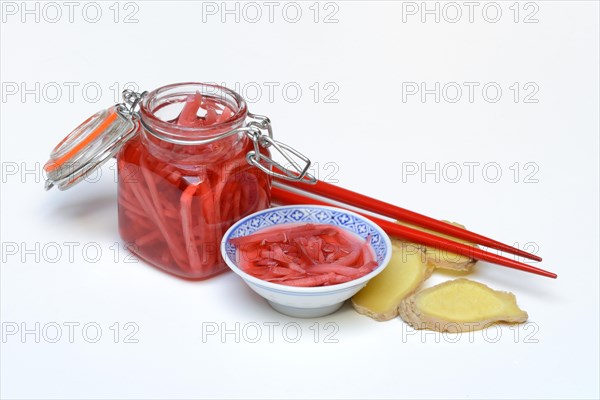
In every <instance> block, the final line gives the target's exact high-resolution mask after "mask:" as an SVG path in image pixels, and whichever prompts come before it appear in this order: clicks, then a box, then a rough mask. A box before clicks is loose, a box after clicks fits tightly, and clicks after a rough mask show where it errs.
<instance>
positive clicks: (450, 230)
mask: <svg viewBox="0 0 600 400" xmlns="http://www.w3.org/2000/svg"><path fill="white" fill-rule="evenodd" d="M273 170H274V171H275V172H279V173H283V172H282V171H281V170H280V169H278V168H277V167H273ZM275 180H276V181H277V182H280V183H282V184H285V185H289V186H292V187H295V188H297V189H300V190H304V191H306V192H309V193H312V194H316V195H319V196H323V197H326V198H328V199H332V200H336V201H339V202H341V203H344V204H348V205H351V206H355V207H358V208H361V209H363V210H366V211H370V212H374V213H377V214H380V215H383V216H386V217H389V218H393V219H396V220H398V221H403V222H409V223H411V224H414V225H417V226H421V227H423V228H429V229H431V230H434V231H436V232H439V233H445V234H447V235H450V236H454V237H456V238H458V239H463V240H467V241H469V242H473V243H476V244H480V245H483V246H487V247H491V248H493V249H497V250H501V251H505V252H507V253H510V254H515V255H517V256H521V257H524V258H528V259H531V260H535V261H542V258H541V257H540V256H536V255H535V254H531V253H527V252H526V251H523V250H520V249H517V248H515V247H512V246H509V245H507V244H504V243H501V242H498V241H497V240H493V239H490V238H488V237H485V236H482V235H479V234H477V233H474V232H471V231H468V230H466V229H463V228H460V227H458V226H454V225H452V224H449V223H446V222H443V221H440V220H437V219H435V218H431V217H428V216H426V215H423V214H419V213H416V212H414V211H410V210H407V209H405V208H401V207H398V206H394V205H392V204H388V203H385V202H383V201H380V200H377V199H373V198H371V197H368V196H365V195H362V194H360V193H356V192H353V191H351V190H348V189H344V188H341V187H339V186H335V185H332V184H330V183H326V182H323V181H319V180H317V183H316V184H308V183H304V182H291V181H286V180H283V179H281V178H275Z"/></svg>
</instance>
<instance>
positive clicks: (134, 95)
mask: <svg viewBox="0 0 600 400" xmlns="http://www.w3.org/2000/svg"><path fill="white" fill-rule="evenodd" d="M147 94H148V91H147V90H146V91H144V92H142V93H138V92H136V91H134V90H131V89H125V90H123V92H122V93H121V96H122V97H123V103H118V104H116V105H115V108H116V110H117V113H118V114H119V115H120V116H121V117H123V118H125V119H135V118H138V105H139V104H140V102H141V101H142V99H143V98H144V96H146V95H147Z"/></svg>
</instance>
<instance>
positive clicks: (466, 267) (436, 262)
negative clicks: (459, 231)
mask: <svg viewBox="0 0 600 400" xmlns="http://www.w3.org/2000/svg"><path fill="white" fill-rule="evenodd" d="M443 222H447V223H449V224H452V225H455V226H458V227H459V228H463V229H464V227H465V226H464V225H461V224H459V223H457V222H450V221H443ZM397 223H398V224H400V225H403V226H407V227H409V228H413V229H417V230H420V231H423V232H427V233H431V234H434V235H436V236H439V237H443V238H446V239H452V240H454V241H456V242H460V243H464V244H469V245H473V246H475V247H477V245H474V244H473V243H471V242H467V241H466V240H461V239H457V238H455V237H452V236H449V235H444V234H442V233H438V232H435V231H432V230H429V229H425V228H422V227H420V226H415V225H412V224H408V223H405V222H400V221H397ZM421 247H422V248H423V250H424V252H425V255H426V256H427V264H428V265H429V266H430V267H432V268H439V269H446V270H452V271H460V272H471V271H472V270H473V267H474V266H475V263H476V262H477V260H474V259H472V258H469V257H466V256H463V255H460V254H456V253H451V252H449V251H448V250H441V249H435V248H433V247H427V246H421Z"/></svg>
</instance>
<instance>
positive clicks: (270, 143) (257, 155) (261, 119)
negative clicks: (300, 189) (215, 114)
mask: <svg viewBox="0 0 600 400" xmlns="http://www.w3.org/2000/svg"><path fill="white" fill-rule="evenodd" d="M248 117H249V118H252V119H254V121H250V122H249V123H248V124H247V125H248V127H250V128H255V129H250V130H247V131H246V134H247V136H248V137H249V138H250V140H252V142H253V143H254V150H251V151H249V152H248V153H247V154H246V161H248V163H249V164H250V165H253V166H255V167H256V168H258V169H260V170H261V171H263V172H264V173H266V174H269V175H271V176H274V177H277V178H281V179H285V180H288V181H292V182H305V183H310V184H315V183H316V182H317V179H316V178H315V177H314V176H312V175H311V174H309V173H308V169H309V168H310V165H311V161H310V159H309V158H308V157H306V156H305V155H304V154H302V153H300V152H299V151H298V150H296V149H294V148H293V147H290V146H288V145H287V144H285V143H282V142H279V141H277V140H275V139H273V128H272V127H271V121H270V120H269V118H267V117H265V116H262V115H256V114H251V113H248ZM263 130H266V131H267V134H266V135H265V134H263ZM260 147H263V148H273V149H275V150H277V152H278V153H279V154H281V155H282V156H283V158H285V159H286V160H287V161H288V162H289V165H291V166H292V167H293V169H289V168H287V167H285V166H283V165H281V164H280V163H278V162H277V161H275V160H273V159H272V158H271V157H267V156H266V155H264V154H263V153H261V152H260ZM292 156H295V157H297V158H298V159H300V161H302V163H303V166H300V165H298V163H297V162H296V160H294V158H293V157H292ZM265 164H266V165H265ZM267 166H274V167H277V168H278V169H279V170H281V171H282V172H283V173H279V172H274V171H273V170H272V169H271V168H269V167H267Z"/></svg>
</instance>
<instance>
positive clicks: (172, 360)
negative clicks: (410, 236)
mask: <svg viewBox="0 0 600 400" xmlns="http://www.w3.org/2000/svg"><path fill="white" fill-rule="evenodd" d="M7 3H11V2H4V4H3V15H2V18H3V21H2V22H3V23H2V28H1V35H2V38H1V60H2V61H1V75H2V76H1V80H2V85H3V86H2V104H1V107H2V112H1V118H0V121H1V145H0V148H1V156H2V190H1V210H2V212H1V221H2V228H1V233H2V246H3V248H2V258H3V259H2V268H1V300H2V302H1V312H2V315H1V319H2V323H3V325H2V327H3V331H4V333H5V334H6V333H7V331H8V330H10V329H11V328H14V327H15V326H16V327H18V329H19V332H18V333H17V334H15V335H8V336H7V335H5V337H4V338H3V342H2V343H1V385H0V386H1V395H2V397H3V398H63V399H64V398H206V397H207V398H239V397H252V398H259V397H271V398H280V397H294V398H309V397H319V398H329V397H337V398H379V397H381V398H434V397H436V398H439V397H451V398H464V397H473V398H508V397H518V398H533V397H536V398H540V397H543V398H565V397H577V398H597V397H598V396H599V389H598V374H599V368H598V352H599V349H598V337H599V332H598V322H599V321H598V315H599V312H598V311H599V310H598V304H599V299H598V279H599V277H598V265H599V262H598V239H599V238H598V132H599V126H598V109H599V104H598V103H599V102H598V90H599V82H598V70H599V61H598V46H599V43H598V37H599V32H598V26H599V24H598V13H599V8H598V3H597V2H594V1H582V2H566V1H536V2H533V3H530V4H529V5H526V4H525V3H520V4H517V7H516V8H518V9H519V10H520V13H519V15H518V22H515V21H514V19H515V6H513V5H512V4H513V2H512V1H511V2H499V3H497V4H498V7H499V8H500V9H501V12H502V15H501V17H500V20H499V21H498V22H496V23H492V22H488V20H492V19H494V18H495V6H494V5H492V6H487V8H486V12H487V14H482V10H483V9H484V6H485V5H486V4H487V3H485V2H480V3H478V5H477V7H476V8H475V9H474V14H473V16H472V18H473V22H469V15H468V12H469V9H468V7H467V6H465V5H463V3H462V2H459V3H458V5H459V7H460V9H461V12H462V18H461V19H460V20H459V21H457V22H455V23H451V22H450V21H449V20H451V19H454V18H455V15H456V14H455V12H456V8H454V9H451V8H449V7H446V8H443V7H444V5H445V3H439V4H438V7H439V9H440V12H443V11H444V10H445V11H446V14H443V13H442V14H441V16H440V21H439V23H438V22H436V21H435V15H425V17H426V20H425V22H422V21H421V14H420V13H417V14H416V15H411V14H410V12H408V11H411V10H414V8H413V5H416V7H418V8H419V9H422V7H423V6H422V5H421V3H420V2H418V3H411V4H408V3H406V2H405V3H404V4H403V3H402V2H392V1H387V2H376V1H373V2H367V1H351V2H350V1H348V2H345V1H338V2H335V3H331V4H333V5H331V4H330V5H325V4H324V3H321V4H320V5H318V7H317V8H318V9H319V10H320V13H319V15H318V18H317V19H318V22H315V20H314V19H315V12H314V10H315V7H314V6H312V7H313V8H312V9H310V8H309V7H311V5H312V2H300V3H298V4H299V7H300V8H301V10H302V16H301V18H300V20H299V21H298V22H296V23H292V22H288V21H286V19H285V18H287V19H288V20H292V19H294V18H295V13H294V11H295V8H290V7H293V6H287V8H286V12H287V14H284V13H283V8H284V6H285V3H278V5H277V6H276V8H275V9H274V13H273V15H272V18H273V21H272V22H270V21H269V15H268V11H269V9H268V7H267V6H266V5H264V4H263V3H262V2H259V3H258V5H259V7H260V9H261V11H262V18H261V19H260V20H259V21H258V22H255V23H252V22H251V21H249V20H251V19H255V16H256V14H255V13H256V8H253V9H250V8H248V7H246V8H244V4H243V3H239V4H238V6H237V7H239V8H238V9H239V18H240V20H239V22H236V21H235V18H236V15H235V14H231V15H225V16H224V17H223V16H221V14H220V11H222V7H223V6H222V5H221V3H220V2H217V3H211V4H210V5H207V4H205V5H204V6H203V4H202V3H201V2H192V1H181V2H166V1H152V2H135V3H132V4H133V5H131V4H130V5H125V4H124V3H121V4H117V6H116V7H115V6H114V5H113V6H112V8H110V7H111V4H113V3H112V2H108V3H102V4H100V5H99V7H100V9H101V11H102V15H101V17H100V20H99V21H98V22H96V23H92V22H90V21H91V20H93V19H94V18H95V17H96V16H95V7H94V8H90V6H88V7H87V8H85V10H86V12H87V14H86V13H85V12H83V9H84V7H85V3H77V4H78V5H77V6H76V8H75V9H74V13H73V15H72V16H71V18H72V22H71V21H69V18H70V17H69V14H68V11H69V9H68V6H65V5H64V4H63V3H62V2H58V3H55V4H58V6H59V8H60V11H61V13H62V17H61V18H60V19H59V20H58V21H56V22H52V20H55V19H56V18H57V14H56V11H57V10H56V7H55V6H50V7H49V6H46V7H45V6H44V3H37V6H36V5H35V4H36V3H34V2H31V3H27V6H28V7H30V9H34V7H38V8H37V9H38V11H37V17H39V22H36V21H35V18H36V15H35V11H34V14H23V12H24V11H23V7H24V6H23V5H21V3H20V2H17V3H11V4H10V5H7ZM531 4H533V5H531ZM15 6H16V7H17V9H16V11H15V8H14V7H15ZM511 6H512V7H513V8H512V9H511V8H510V7H511ZM7 7H8V8H7ZM11 7H12V8H11ZM44 7H45V8H44ZM52 7H53V8H52ZM203 7H204V8H203ZM215 7H216V9H217V14H216V15H211V14H210V13H206V12H204V13H203V10H204V11H212V10H214V9H215ZM234 7H235V5H234V4H233V3H229V8H231V9H234ZM403 7H404V11H407V12H405V13H404V14H403ZM427 7H429V8H430V9H433V8H434V7H435V3H434V2H429V3H428V5H427ZM115 9H118V10H119V11H120V12H119V14H118V15H115ZM244 10H245V13H244ZM419 11H420V10H419ZM13 12H15V14H13ZM132 12H134V15H133V16H132V18H133V19H137V21H138V22H137V23H135V22H134V23H124V21H123V20H124V18H125V16H126V15H128V14H130V13H132ZM331 13H333V15H332V16H331V18H330V19H331V20H336V19H337V22H335V21H334V23H324V21H323V19H324V18H325V16H326V15H329V14H331ZM532 13H533V15H531V16H530V19H537V21H538V22H537V23H535V22H534V23H524V21H523V19H524V18H525V17H526V16H527V15H529V14H532ZM115 17H116V19H117V22H115ZM284 17H285V18H284ZM86 18H87V20H86ZM222 18H225V21H222ZM486 18H487V19H488V20H486ZM22 19H24V20H25V21H24V22H23V21H22ZM403 19H404V20H403ZM530 22H531V21H530ZM182 81H206V82H218V83H224V84H225V85H227V86H229V87H231V88H234V89H235V88H236V85H237V88H238V89H239V88H241V89H239V90H240V91H242V94H243V95H245V96H246V97H248V99H249V100H251V101H250V109H251V111H253V112H256V113H260V114H266V115H269V116H270V117H271V119H272V120H273V124H274V129H275V134H276V136H277V138H278V139H279V140H282V141H284V142H286V143H288V144H290V145H293V146H295V147H297V148H298V149H300V150H301V151H303V152H305V153H306V154H308V155H310V156H311V158H312V159H313V160H315V161H317V162H318V169H317V172H318V173H319V175H320V177H321V178H329V179H330V180H331V179H337V180H338V183H339V184H340V185H341V186H344V187H347V188H351V189H354V190H357V191H360V192H362V193H367V194H370V195H372V196H374V197H377V198H381V199H383V200H386V201H389V202H393V203H395V204H398V205H401V206H403V207H406V208H409V209H413V210H416V211H420V212H423V213H425V214H428V215H431V216H435V217H438V218H448V219H452V220H455V221H459V222H462V223H463V224H465V225H466V226H467V227H469V228H471V229H473V230H474V231H477V232H480V233H483V234H486V235H489V236H492V237H494V238H496V239H498V240H501V241H505V242H508V243H510V244H513V243H518V245H519V246H520V247H523V246H525V244H526V243H528V242H532V243H530V244H529V245H528V246H530V247H528V248H529V249H530V250H531V249H533V248H535V247H537V248H538V249H539V253H540V254H541V255H542V256H543V257H544V262H543V263H542V264H541V265H542V266H543V267H544V268H547V269H550V270H552V271H555V272H556V273H558V275H559V278H558V279H557V280H551V279H547V278H542V277H539V276H534V275H529V274H526V273H523V272H519V271H514V270H509V269H506V268H502V267H499V266H494V265H490V264H484V263H481V264H479V266H478V267H477V271H476V273H474V274H473V275H472V277H473V278H474V279H476V280H479V281H481V282H484V283H486V284H488V285H490V286H492V287H493V288H495V289H500V290H509V291H512V292H514V293H515V294H516V295H517V298H518V302H519V305H520V306H521V307H522V308H523V309H525V310H526V311H528V312H529V315H530V322H529V323H528V324H526V325H522V326H520V327H517V328H515V327H513V328H509V327H502V328H491V329H489V330H488V331H485V332H476V333H474V334H473V335H472V337H469V336H468V335H463V336H461V337H456V336H452V335H439V334H434V333H424V332H415V331H412V330H411V329H409V328H408V327H407V326H406V325H405V324H403V323H402V322H401V321H400V320H399V319H396V320H392V321H389V322H385V323H378V322H375V321H372V320H370V319H369V318H367V317H364V316H361V315H358V314H357V313H355V312H354V311H353V310H352V308H351V307H350V306H348V305H347V306H345V307H344V308H343V309H342V310H341V311H339V312H337V313H335V314H334V315H330V316H327V317H324V318H320V319H316V320H308V321H307V320H294V319H292V318H288V317H285V316H282V315H280V314H278V313H277V312H275V311H273V310H272V309H270V308H269V306H268V305H267V304H266V303H265V302H264V301H262V299H261V298H259V297H258V296H256V295H255V294H253V293H252V292H251V291H250V290H249V289H248V288H247V287H246V286H245V285H244V284H243V283H242V281H241V280H240V279H238V277H237V276H235V275H233V274H232V273H225V274H222V275H220V276H218V277H216V278H214V279H210V280H208V281H204V282H187V281H183V280H179V279H177V278H174V277H171V276H168V275H166V274H164V273H162V272H160V271H158V270H156V269H154V268H152V267H151V266H148V265H146V264H144V263H143V262H136V261H135V260H133V261H134V262H127V261H131V260H130V256H129V255H128V253H127V252H126V251H124V250H123V249H122V248H119V246H121V244H120V242H119V236H118V232H117V215H116V198H115V195H116V184H115V179H114V165H113V166H111V165H107V166H105V167H104V168H103V170H102V175H101V177H100V179H99V181H97V182H94V183H91V182H88V183H82V184H80V185H78V186H77V187H75V188H73V189H72V190H69V191H68V192H59V191H57V190H53V191H51V192H48V193H45V192H44V191H43V177H42V176H41V172H40V168H41V165H43V163H44V162H45V160H46V158H47V156H48V154H49V152H50V150H51V149H52V147H53V146H54V145H55V144H56V143H57V142H58V141H59V140H60V139H61V138H62V137H63V136H64V135H65V134H67V133H68V132H69V131H70V129H72V128H73V127H74V126H75V125H76V124H78V123H79V122H80V121H81V120H83V119H84V118H86V117H87V116H88V115H90V114H92V113H93V112H95V111H97V110H98V109H100V108H104V107H107V106H109V105H110V104H112V103H114V102H115V99H114V97H115V93H117V92H120V90H121V89H122V88H123V85H124V84H125V83H126V82H134V83H135V84H137V85H139V87H140V88H143V89H152V88H156V87H158V86H161V85H163V84H168V83H174V82H182ZM265 82H271V83H268V84H265ZM411 82H414V83H416V84H417V86H418V85H420V83H421V82H424V83H425V84H426V86H427V88H429V89H431V88H434V87H435V83H436V82H439V83H440V87H441V88H443V87H444V85H447V84H448V83H450V85H447V86H446V87H447V90H448V91H447V92H446V93H444V92H442V93H440V94H441V96H440V100H439V103H438V102H436V101H435V98H434V95H433V94H430V95H427V96H426V97H425V98H424V99H421V97H420V94H417V95H412V96H409V95H408V94H407V93H406V89H407V88H411V87H413V86H412V84H411ZM452 82H456V83H457V84H458V85H460V86H461V87H462V89H463V93H462V97H461V98H460V99H458V101H456V102H455V103H452V102H451V100H453V99H454V98H455V97H456V92H454V91H450V90H451V89H452V86H453V85H454V84H452ZM463 82H475V83H476V84H478V85H479V86H477V87H476V88H475V91H474V97H473V99H472V102H471V101H470V99H469V94H468V90H467V89H468V88H467V87H466V86H464V84H463ZM515 82H518V86H519V88H520V96H519V98H518V99H516V100H517V101H516V102H515V97H514V95H515V88H516V87H514V86H513V89H510V87H511V86H512V85H513V84H514V83H515ZM315 83H317V86H318V87H319V88H320V90H319V93H318V96H316V98H315V90H314V88H316V86H313V85H314V84H315ZM327 83H330V85H329V86H327V87H325V85H326V84H327ZM403 83H404V84H403ZM488 83H491V84H492V85H491V86H494V87H500V88H501V90H502V95H501V96H500V98H499V99H497V100H498V101H496V102H492V100H495V99H494V97H495V96H496V95H495V93H494V91H493V89H489V90H490V91H489V92H488V93H487V95H488V97H487V98H486V97H484V95H483V94H482V87H483V86H484V85H486V84H488ZM527 83H531V84H530V85H529V86H527V87H525V85H526V84H527ZM286 84H287V86H286V87H287V88H288V92H287V93H286V94H285V95H284V93H282V89H283V87H284V86H285V85H286ZM36 85H38V86H36ZM268 85H271V86H274V87H275V89H274V92H273V94H272V96H269V90H268ZM69 86H71V87H73V92H72V93H69ZM257 86H258V87H259V88H261V89H262V94H258V93H257V91H256V87H257ZM488 86H489V85H488ZM84 87H86V88H87V92H85V91H84V90H83V88H84ZM297 87H300V88H301V90H302V94H301V96H300V97H299V98H296V97H297V94H296V92H295V91H294V88H297ZM311 87H313V89H311ZM36 88H37V89H36ZM57 88H59V89H61V90H60V91H57V90H56V89H57ZM98 88H100V90H101V93H99V96H98V93H96V91H95V90H96V89H98ZM24 89H28V90H32V91H31V92H29V94H26V93H25V92H24V91H23V90H24ZM535 89H537V93H535V94H534V95H533V96H532V97H530V98H528V101H532V100H537V102H533V103H532V102H525V99H524V96H525V95H526V94H528V93H531V92H533V91H534V90H535ZM440 90H442V89H440ZM452 90H453V89H452ZM334 91H336V93H334V94H332V93H333V92H334ZM327 94H332V96H331V97H329V98H327V99H326V98H325V95H327ZM403 94H404V97H405V98H404V99H403ZM96 97H98V98H96ZM296 100H297V101H296ZM326 100H327V101H326ZM330 100H336V101H337V102H335V103H332V102H329V101H330ZM436 162H439V163H440V164H439V166H438V170H439V177H436V176H435V173H430V174H424V175H423V174H422V172H423V170H424V169H430V170H435V168H436V164H435V163H436ZM470 162H475V163H479V165H478V166H475V167H474V168H475V169H474V174H473V175H472V176H471V177H469V176H468V172H469V170H468V168H467V166H466V165H465V164H464V163H470ZM327 163H332V164H327ZM515 163H518V166H515ZM527 163H529V164H527ZM457 165H458V166H460V169H459V171H460V172H461V173H462V176H460V177H459V178H458V179H457V177H456V172H457V169H456V166H457ZM333 167H336V171H335V174H334V175H333V176H329V175H328V173H331V172H332V171H334V169H333ZM415 167H418V169H419V172H417V173H415V174H413V175H407V172H408V171H412V170H414V168H415ZM484 167H485V168H484ZM484 169H485V171H484ZM27 170H31V171H33V172H30V173H26V171H27ZM515 171H518V172H519V174H518V175H516V172H515ZM498 172H501V174H502V175H501V176H500V177H497V176H496V175H497V173H498ZM436 180H437V181H438V182H436ZM452 181H457V182H452ZM494 181H497V182H494ZM68 242H76V243H77V245H76V247H74V251H73V254H72V255H70V254H69V251H68V249H69V248H68V246H69V245H68ZM115 243H116V247H115ZM74 246H75V245H74ZM531 246H533V247H531ZM84 248H85V249H86V251H84V250H83V249H84ZM31 249H33V250H32V251H31V252H28V250H31ZM36 249H37V250H36ZM97 249H99V250H100V254H99V255H98V254H96V251H95V250H97ZM57 250H60V254H59V253H58V252H57ZM452 277H453V276H451V275H448V274H445V275H444V274H440V273H436V274H434V276H433V277H432V278H431V279H430V280H429V281H427V282H426V285H431V284H434V283H437V282H441V281H443V280H446V279H448V278H452ZM70 322H73V323H77V324H79V325H78V326H76V327H75V328H74V335H73V337H72V343H71V340H69V331H68V328H67V326H66V325H65V323H70ZM127 322H131V323H132V324H130V325H127V326H125V324H126V323H127ZM36 323H39V324H40V325H39V326H40V328H39V332H40V336H41V337H40V338H39V343H37V342H36V337H35V334H33V333H30V334H27V335H25V336H24V337H22V336H21V333H22V332H21V330H22V329H23V328H25V329H30V330H34V331H35V326H36V325H35V324H36ZM115 323H118V324H119V328H118V331H119V333H120V335H119V337H118V338H115V336H114V334H115V330H117V329H116V325H113V324H115ZM236 323H239V324H240V325H239V330H238V333H239V334H240V338H239V343H238V342H236V337H235V334H233V333H230V334H227V335H225V337H224V338H222V337H221V336H220V334H216V335H212V336H206V337H204V340H203V336H202V332H203V326H204V328H205V333H206V327H208V326H210V327H215V326H217V327H218V328H219V329H221V328H227V329H230V330H232V331H234V332H235V331H236V325H235V324H236ZM265 323H272V324H273V333H274V335H273V337H272V340H269V329H268V327H267V326H266V325H264V324H265ZM289 323H292V324H291V325H285V324H289ZM293 323H297V324H298V325H294V324H293ZM315 323H317V325H315ZM328 323H330V324H328ZM56 324H58V325H59V326H61V327H62V336H61V337H60V338H59V339H57V340H58V341H57V343H50V342H51V341H52V339H54V338H55V336H56V330H55V326H56ZM85 324H92V325H88V326H92V327H93V326H99V327H100V328H101V329H102V337H101V338H100V339H99V340H98V342H97V343H88V340H90V339H93V338H94V336H95V332H94V329H93V328H90V329H89V330H88V331H87V336H86V335H84V334H83V333H82V327H83V326H84V325H85ZM95 324H97V325H95ZM257 324H258V326H260V327H261V330H262V336H261V338H260V339H259V340H258V342H257V343H250V340H249V339H252V338H254V336H255V334H256V329H255V328H256V326H257ZM327 324H328V325H327ZM111 326H112V327H113V328H112V329H111ZM135 326H137V327H139V330H138V331H137V333H135V335H134V336H133V339H137V340H138V343H126V342H127V340H125V334H127V333H128V332H132V329H133V328H134V327H135ZM298 327H299V328H300V334H301V338H300V339H299V340H298V342H296V343H291V342H292V340H291V339H294V336H296V331H295V330H296V329H297V328H298ZM336 327H337V331H336V332H334V331H333V329H334V328H336ZM244 328H245V329H244ZM315 331H317V332H319V336H318V337H315ZM328 333H333V336H332V337H330V338H329V339H335V340H337V343H328V342H329V341H330V340H326V338H325V335H326V334H328ZM244 334H245V335H244ZM115 339H116V341H117V343H115ZM130 339H131V338H130ZM335 340H334V341H335ZM270 341H272V343H270ZM315 342H316V343H315Z"/></svg>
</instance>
